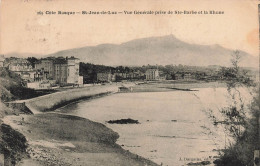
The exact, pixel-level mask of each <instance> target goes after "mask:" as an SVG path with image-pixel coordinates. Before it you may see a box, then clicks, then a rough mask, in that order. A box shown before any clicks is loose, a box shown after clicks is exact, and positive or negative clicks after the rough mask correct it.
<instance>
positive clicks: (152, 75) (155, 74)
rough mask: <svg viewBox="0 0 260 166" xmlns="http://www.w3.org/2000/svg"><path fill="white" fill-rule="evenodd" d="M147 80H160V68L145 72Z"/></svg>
mask: <svg viewBox="0 0 260 166" xmlns="http://www.w3.org/2000/svg"><path fill="white" fill-rule="evenodd" d="M145 76H146V80H159V78H160V77H159V70H158V69H148V70H146V72H145Z"/></svg>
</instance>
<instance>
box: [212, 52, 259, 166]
mask: <svg viewBox="0 0 260 166" xmlns="http://www.w3.org/2000/svg"><path fill="white" fill-rule="evenodd" d="M240 58H241V56H240V53H239V51H234V53H233V58H232V60H231V63H232V67H222V68H221V70H220V72H219V75H220V77H221V78H222V80H223V81H225V83H226V85H227V91H228V94H229V96H230V99H231V100H230V104H229V106H228V107H225V108H222V109H220V110H219V111H220V115H221V118H222V119H221V120H220V119H218V118H216V116H214V113H213V111H209V116H210V117H211V119H212V120H213V122H214V124H215V125H219V124H221V125H222V126H224V129H225V132H226V133H227V134H228V135H229V136H231V137H232V138H233V140H234V143H231V142H230V144H229V147H228V148H227V149H225V150H223V153H222V154H221V158H220V160H217V161H216V162H215V164H217V165H219V166H222V165H226V166H228V165H230V166H231V165H236V166H240V165H241V166H244V165H253V151H254V150H255V148H259V145H258V144H259V142H258V141H259V132H258V131H259V129H258V127H259V124H258V123H259V103H260V102H259V86H256V84H255V83H254V82H253V81H252V80H251V79H250V77H249V76H248V75H247V71H244V70H242V69H241V68H240V67H239V61H240ZM252 87H255V89H258V90H256V91H255V92H256V94H255V96H256V97H255V98H254V100H253V102H252V103H251V105H250V107H247V106H246V105H245V101H244V99H243V98H242V94H241V92H240V89H241V88H245V89H247V90H248V91H249V92H250V94H251V95H253V93H252V92H253V91H252V90H251V89H252ZM220 121H221V122H223V123H219V122H220ZM256 146H257V147H256Z"/></svg>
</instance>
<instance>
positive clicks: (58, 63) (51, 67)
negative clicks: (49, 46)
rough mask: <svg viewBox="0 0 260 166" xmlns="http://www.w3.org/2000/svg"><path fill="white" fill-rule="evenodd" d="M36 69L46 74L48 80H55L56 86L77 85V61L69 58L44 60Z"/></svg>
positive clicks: (78, 77) (78, 78)
mask: <svg viewBox="0 0 260 166" xmlns="http://www.w3.org/2000/svg"><path fill="white" fill-rule="evenodd" d="M35 67H36V69H41V70H43V71H44V72H45V73H47V79H48V80H55V81H56V83H58V84H79V83H81V82H82V81H79V80H80V79H82V78H80V76H79V59H77V58H74V57H70V58H63V57H58V58H53V57H49V58H44V59H41V60H40V61H39V62H38V63H37V64H36V65H35Z"/></svg>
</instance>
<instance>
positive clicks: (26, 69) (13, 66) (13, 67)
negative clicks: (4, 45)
mask: <svg viewBox="0 0 260 166" xmlns="http://www.w3.org/2000/svg"><path fill="white" fill-rule="evenodd" d="M3 66H4V67H7V68H8V69H9V70H10V71H13V72H14V73H16V74H18V75H20V76H21V78H22V79H24V80H25V81H27V82H32V81H34V75H35V73H36V71H35V69H33V67H32V65H31V63H30V62H28V61H27V60H26V59H22V58H14V57H12V58H7V59H5V61H4V63H3Z"/></svg>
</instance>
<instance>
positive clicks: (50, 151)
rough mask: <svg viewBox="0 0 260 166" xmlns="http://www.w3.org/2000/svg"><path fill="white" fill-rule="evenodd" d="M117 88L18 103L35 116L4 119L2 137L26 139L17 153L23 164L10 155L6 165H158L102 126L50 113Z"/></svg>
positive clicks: (89, 89) (76, 91)
mask: <svg viewBox="0 0 260 166" xmlns="http://www.w3.org/2000/svg"><path fill="white" fill-rule="evenodd" d="M117 88H118V85H105V86H94V87H84V88H77V89H71V90H67V91H62V92H57V93H53V94H49V95H45V96H40V97H37V98H32V99H29V100H24V101H17V102H18V103H19V102H24V103H25V105H26V107H27V108H28V109H30V110H31V112H32V113H33V114H31V115H29V114H20V115H19V116H6V117H4V118H3V124H2V126H1V127H2V129H3V128H5V129H6V130H5V132H4V133H3V135H5V136H6V137H12V135H10V131H11V130H12V131H13V130H14V132H17V133H18V134H19V135H21V137H22V138H25V139H26V143H24V144H25V146H23V148H22V151H19V152H18V153H19V154H17V156H21V155H22V156H23V157H22V158H20V159H21V161H19V160H20V159H19V157H18V158H17V157H15V158H12V157H10V156H8V157H10V158H7V159H5V160H6V162H17V163H18V164H17V165H19V166H30V165H31V166H34V165H36V166H37V165H40V166H41V165H93V166H94V165H111V166H112V165H140V166H141V165H157V164H156V163H154V162H152V161H150V160H147V159H145V158H143V157H141V156H138V155H136V154H133V153H131V152H129V151H127V150H124V149H123V148H122V147H121V146H119V145H117V144H116V140H117V139H118V137H119V135H118V134H117V133H116V132H114V131H112V130H111V129H109V128H107V127H106V126H105V125H103V124H100V123H97V122H93V121H90V120H88V119H85V118H81V117H77V116H73V115H65V114H61V113H55V112H50V111H53V110H55V109H57V108H58V107H62V106H64V105H67V104H69V103H71V102H75V101H79V100H83V99H84V100H85V99H93V98H96V97H101V96H104V95H108V94H111V93H115V92H116V91H117ZM68 94H69V95H68ZM86 126H87V127H86ZM2 131H3V130H2ZM4 141H6V140H4ZM17 144H18V145H20V142H19V141H18V142H17ZM14 146H17V145H14ZM5 156H6V155H5ZM12 160H16V161H12Z"/></svg>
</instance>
